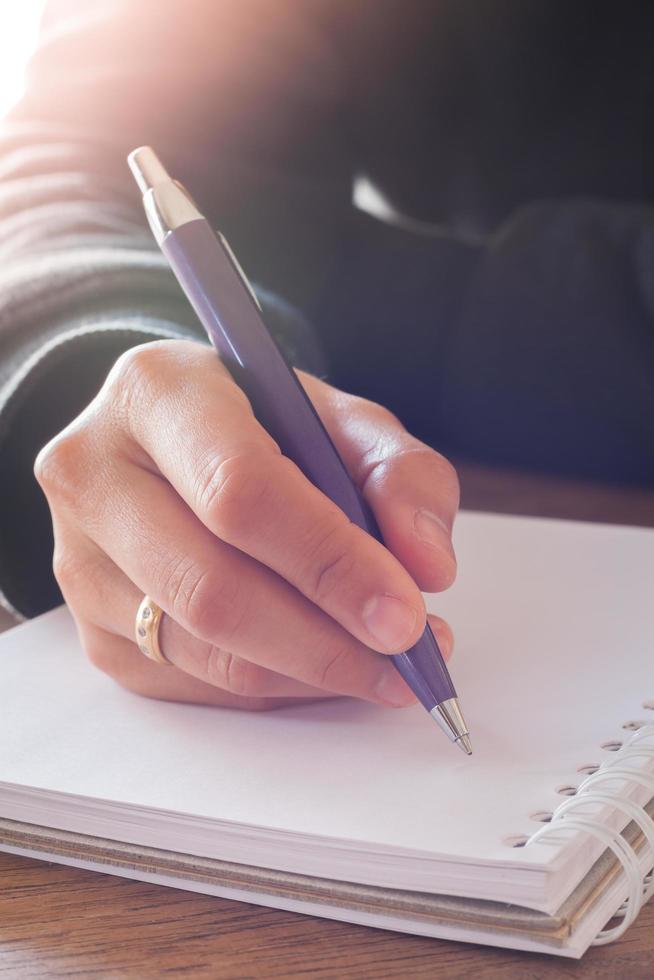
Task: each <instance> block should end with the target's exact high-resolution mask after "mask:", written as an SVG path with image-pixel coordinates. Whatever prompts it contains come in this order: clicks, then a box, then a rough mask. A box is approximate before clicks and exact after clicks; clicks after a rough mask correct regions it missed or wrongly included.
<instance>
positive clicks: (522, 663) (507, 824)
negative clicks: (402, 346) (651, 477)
mask: <svg viewBox="0 0 654 980" xmlns="http://www.w3.org/2000/svg"><path fill="white" fill-rule="evenodd" d="M455 541H456V547H457V552H458V556H459V567H460V574H459V578H458V581H457V583H456V585H455V586H454V588H453V589H452V590H451V591H450V592H449V593H447V594H445V595H441V596H438V597H431V598H430V599H429V606H430V607H431V608H432V609H434V610H438V612H439V613H440V614H442V615H444V616H445V617H446V618H448V619H449V621H450V622H451V623H452V625H453V627H454V630H455V633H456V637H457V652H456V658H455V660H454V661H453V664H452V671H453V675H454V679H455V683H456V685H457V688H458V691H459V695H460V698H461V703H462V706H463V708H464V710H465V713H466V717H467V720H468V723H469V725H470V729H471V732H472V738H473V748H474V754H473V756H472V757H471V758H469V759H468V758H465V757H464V756H463V755H462V754H461V753H460V752H458V751H457V750H456V748H454V747H453V746H452V745H451V744H449V743H448V742H447V740H446V739H445V738H444V737H443V735H442V733H441V732H440V731H439V729H438V728H437V727H436V726H435V725H434V723H433V721H432V719H430V718H429V716H428V715H427V714H426V713H425V712H424V710H423V709H422V708H420V707H416V708H411V709H407V710H403V711H393V710H385V709H382V708H377V707H375V706H372V705H369V704H365V703H358V702H354V701H347V700H334V701H331V702H327V703H322V704H319V705H313V706H302V707H297V708H288V709H284V710H281V711H277V712H273V713H269V714H254V715H253V714H245V713H239V712H237V711H230V710H217V709H211V708H203V707H194V706H188V705H176V704H167V703H160V702H155V701H148V700H144V699H141V698H139V697H137V696H135V695H131V694H129V693H126V692H125V691H123V690H121V689H120V688H118V687H117V686H116V685H115V684H114V683H113V682H112V681H111V680H109V679H108V678H107V677H105V676H104V675H102V674H100V673H98V672H96V671H95V670H94V669H93V668H92V667H91V666H90V665H89V664H88V663H87V662H86V661H85V659H84V657H83V654H82V652H81V650H80V647H79V644H78V641H77V638H76V634H75V629H74V626H73V624H72V621H71V619H70V617H69V615H68V613H67V611H66V610H65V609H60V610H56V611H54V612H53V613H49V614H47V615H46V616H43V617H41V618H40V619H38V620H35V621H32V622H31V623H28V624H25V625H23V626H20V627H18V628H16V629H15V630H12V631H10V632H9V633H7V634H5V635H4V636H2V637H0V698H1V700H0V818H2V819H1V820H0V849H4V850H8V851H12V852H15V853H27V854H33V855H35V856H36V855H43V854H45V855H48V856H49V857H50V858H51V859H53V860H58V861H62V862H64V863H70V864H77V865H80V866H83V867H96V868H99V869H100V870H105V871H111V872H112V873H117V874H123V875H127V876H133V877H137V878H141V879H145V880H151V881H158V882H161V883H163V884H174V885H176V886H178V887H183V888H190V889H195V890H198V891H203V892H207V893H213V894H217V895H226V896H231V897H236V898H241V899H245V900H246V901H252V902H259V903H263V904H270V905H274V906H278V907H281V908H288V909H293V910H297V911H305V912H311V913H312V914H317V915H324V916H329V917H334V918H341V919H346V920H350V921H353V922H359V923H363V924H366V925H373V926H380V927H384V928H390V929H397V930H403V931H407V932H414V933H417V934H421V935H427V936H441V937H446V938H455V939H462V940H466V941H472V942H483V943H489V944H493V945H503V946H510V947H515V948H523V949H531V950H544V951H547V952H554V953H559V954H562V955H567V956H579V955H581V954H582V953H583V952H584V950H585V949H586V948H587V947H588V945H589V944H590V943H591V942H592V941H593V940H594V938H595V937H596V935H597V934H598V932H599V931H600V930H601V929H602V928H603V927H604V926H605V924H606V922H607V920H608V919H609V918H610V916H611V915H612V914H613V913H614V912H615V911H616V909H618V907H619V906H620V905H621V903H623V901H624V900H625V898H626V897H629V902H628V906H627V910H626V913H627V918H626V922H627V923H628V922H629V921H630V920H631V919H632V917H633V916H634V915H635V914H636V912H637V910H638V907H639V905H640V903H641V902H642V900H643V880H644V879H646V880H649V879H648V878H646V876H647V875H648V872H649V871H650V869H651V867H652V864H653V863H654V823H652V821H651V819H650V817H649V816H648V812H652V807H651V806H650V803H649V801H650V800H651V799H652V797H654V642H653V641H654V602H652V586H653V585H654V532H652V531H646V530H637V529H632V528H618V527H607V526H597V525H589V524H577V523H570V522H561V521H537V520H531V519H526V518H506V517H495V516H488V515H480V514H469V513H468V514H462V515H461V516H460V518H459V520H458V524H457V528H456V534H455ZM598 767H599V772H597V773H596V774H595V775H594V776H590V777H589V773H591V772H594V771H595V770H596V769H598ZM609 770H610V773H609ZM609 775H610V778H608V777H609ZM584 779H587V780H588V783H587V784H585V786H584V790H583V792H581V793H577V794H576V795H572V796H571V795H570V794H572V793H574V792H575V789H576V788H578V787H579V786H580V784H581V783H582V781H583V780H584ZM561 804H563V806H564V809H565V807H569V808H570V809H568V810H567V811H566V812H563V813H557V814H556V815H555V819H554V820H553V821H551V822H546V821H547V820H548V818H549V815H550V814H551V813H552V811H554V810H555V809H556V808H557V807H559V806H560V805H561ZM621 831H624V833H623V834H621ZM539 833H540V834H541V835H543V836H541V837H538V836H537V835H538V834H539ZM534 835H536V839H534ZM525 841H526V843H525ZM516 844H517V845H522V846H515V845H516Z"/></svg>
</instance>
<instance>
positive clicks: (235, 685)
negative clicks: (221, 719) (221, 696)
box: [206, 646, 265, 698]
mask: <svg viewBox="0 0 654 980" xmlns="http://www.w3.org/2000/svg"><path fill="white" fill-rule="evenodd" d="M206 675H207V681H208V682H209V683H210V684H213V685H214V687H220V688H222V689H223V690H225V691H229V693H230V694H235V695H237V696H238V697H244V698H257V697H259V696H261V694H262V692H263V691H264V689H265V682H264V679H263V676H262V675H263V671H262V670H261V668H260V667H258V666H257V665H256V664H252V663H250V662H249V661H248V660H243V658H242V657H237V656H235V655H234V654H233V653H229V652H228V651H227V650H222V649H221V648H219V647H215V646H212V647H211V648H210V650H209V652H208V656H207V663H206Z"/></svg>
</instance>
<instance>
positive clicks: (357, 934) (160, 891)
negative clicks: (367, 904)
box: [0, 466, 654, 980]
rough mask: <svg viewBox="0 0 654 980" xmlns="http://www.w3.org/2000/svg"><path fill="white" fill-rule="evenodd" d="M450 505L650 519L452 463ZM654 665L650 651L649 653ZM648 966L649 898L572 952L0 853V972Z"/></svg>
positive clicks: (439, 972)
mask: <svg viewBox="0 0 654 980" xmlns="http://www.w3.org/2000/svg"><path fill="white" fill-rule="evenodd" d="M460 473H461V478H462V487H463V503H464V506H467V507H469V508H473V509H481V510H494V511H501V512H505V513H522V514H535V515H542V516H558V517H574V518H578V519H582V520H583V519H585V520H601V521H609V522H611V521H612V522H619V523H626V524H642V525H648V526H654V491H652V492H650V491H638V490H621V489H619V488H611V487H598V486H591V485H586V484H581V483H573V482H567V481H560V480H556V479H552V478H542V479H541V478H536V477H532V476H525V475H521V474H515V473H513V474H511V473H495V472H491V471H487V470H483V469H481V468H479V467H470V466H462V467H460ZM653 668H654V662H653ZM168 974H171V975H175V974H184V975H186V976H189V977H212V978H230V980H232V978H234V980H236V978H239V980H241V978H243V980H245V978H249V977H316V978H330V977H333V978H339V980H340V978H343V980H355V978H366V980H368V978H377V977H396V978H408V977H431V978H448V980H452V978H458V977H466V976H468V975H472V976H474V977H475V978H476V980H491V978H492V980H504V978H509V977H510V978H512V980H513V978H517V980H521V978H528V980H540V978H546V977H585V978H591V977H592V978H593V980H595V978H618V977H620V978H624V980H652V978H654V902H653V903H651V904H650V906H648V907H647V908H645V909H644V910H643V912H642V913H641V915H640V917H639V919H638V921H637V922H636V923H635V925H634V926H632V928H631V929H630V930H629V932H628V933H627V935H626V936H625V937H623V939H622V940H620V942H618V943H617V944H614V945H612V946H604V947H600V948H595V949H591V950H589V952H588V953H587V955H586V956H585V957H584V959H583V961H581V962H574V961H571V960H560V959H558V958H554V957H552V958H550V957H546V956H539V955H535V954H530V953H515V952H509V951H505V950H496V949H491V948H488V947H480V946H469V945H464V944H458V943H451V942H443V941H440V940H435V939H420V938H417V937H415V936H402V935H398V934H396V933H391V932H382V931H380V930H376V929H365V928H363V927H361V926H351V925H345V924H343V923H339V922H330V921H328V920H325V919H316V918H312V917H310V916H300V915H295V914H292V913H290V912H278V911H274V910H272V909H266V908H258V907H256V906H253V905H245V904H243V903H240V902H230V901H226V900H224V899H217V898H207V897H205V896H202V895H194V894H191V893H190V892H184V891H180V890H177V889H168V888H162V887H157V886H153V885H145V884H140V883H138V882H133V881H128V880H126V879H121V878H115V877H110V876H106V875H99V874H94V873H91V872H86V871H78V870H75V869H72V868H64V867H60V866H58V865H53V864H47V863H45V862H41V861H30V860H26V859H23V858H16V857H12V856H10V855H0V980H5V978H14V977H20V978H26V980H27V978H29V980H33V978H35V977H48V978H49V977H69V976H78V977H82V978H87V977H94V978H95V977H120V978H127V980H131V978H134V980H146V978H149V977H160V976H164V975H168Z"/></svg>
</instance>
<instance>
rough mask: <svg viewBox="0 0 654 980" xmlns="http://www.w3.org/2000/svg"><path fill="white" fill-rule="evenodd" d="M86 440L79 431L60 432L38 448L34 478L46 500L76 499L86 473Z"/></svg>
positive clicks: (64, 500)
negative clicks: (41, 447)
mask: <svg viewBox="0 0 654 980" xmlns="http://www.w3.org/2000/svg"><path fill="white" fill-rule="evenodd" d="M86 459H87V444H86V438H85V437H84V435H83V434H82V432H81V431H80V430H70V431H64V432H63V433H60V434H59V435H58V436H55V438H54V439H51V440H50V442H49V443H47V445H45V446H44V447H43V449H41V451H40V452H39V454H38V456H37V457H36V460H35V462H34V476H35V477H36V480H37V481H38V483H39V485H40V486H41V488H42V490H43V492H44V493H45V495H46V497H47V498H48V499H49V500H55V501H56V500H62V501H63V502H66V501H70V500H71V499H72V500H74V499H76V498H77V495H78V492H79V487H80V484H81V481H82V480H83V478H84V473H85V472H86V471H87V466H86Z"/></svg>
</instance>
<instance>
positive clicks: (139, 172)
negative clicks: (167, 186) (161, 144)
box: [127, 146, 171, 194]
mask: <svg viewBox="0 0 654 980" xmlns="http://www.w3.org/2000/svg"><path fill="white" fill-rule="evenodd" d="M127 162H128V164H129V168H130V170H131V171H132V173H133V174H134V179H135V181H136V183H137V184H138V185H139V188H140V190H141V193H142V194H145V193H146V191H149V190H150V188H151V187H156V186H157V185H158V184H163V183H164V182H166V181H170V179H171V178H170V174H169V173H168V171H167V170H166V168H165V167H164V165H163V163H162V162H161V160H160V159H159V157H158V156H157V154H156V153H155V152H154V150H153V149H152V147H151V146H139V147H138V149H136V150H132V152H131V153H130V155H129V156H128V157H127Z"/></svg>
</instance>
